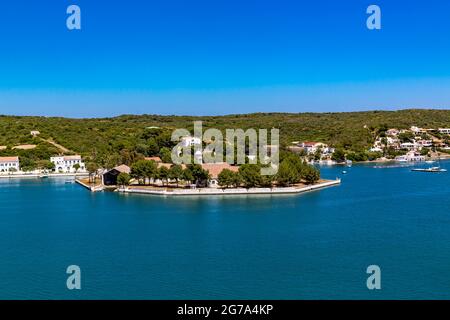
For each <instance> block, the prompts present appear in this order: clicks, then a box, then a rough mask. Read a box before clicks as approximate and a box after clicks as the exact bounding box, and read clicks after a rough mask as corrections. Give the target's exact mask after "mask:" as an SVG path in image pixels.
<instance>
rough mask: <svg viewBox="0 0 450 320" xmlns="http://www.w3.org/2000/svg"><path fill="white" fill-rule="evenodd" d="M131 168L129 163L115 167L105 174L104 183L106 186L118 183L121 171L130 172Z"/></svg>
mask: <svg viewBox="0 0 450 320" xmlns="http://www.w3.org/2000/svg"><path fill="white" fill-rule="evenodd" d="M130 172H131V169H130V167H129V166H127V165H124V164H123V165H121V166H118V167H115V168H113V169H111V170H109V171H107V172H105V173H104V174H103V184H104V185H105V186H115V185H117V177H118V176H119V174H121V173H128V174H130Z"/></svg>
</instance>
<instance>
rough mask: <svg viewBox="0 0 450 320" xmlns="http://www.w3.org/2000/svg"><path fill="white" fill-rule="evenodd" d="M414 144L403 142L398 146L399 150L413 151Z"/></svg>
mask: <svg viewBox="0 0 450 320" xmlns="http://www.w3.org/2000/svg"><path fill="white" fill-rule="evenodd" d="M416 147H417V146H416V144H415V143H412V142H404V143H402V144H401V145H400V149H405V150H415V149H416Z"/></svg>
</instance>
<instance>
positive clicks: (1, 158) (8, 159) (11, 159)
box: [0, 157, 19, 162]
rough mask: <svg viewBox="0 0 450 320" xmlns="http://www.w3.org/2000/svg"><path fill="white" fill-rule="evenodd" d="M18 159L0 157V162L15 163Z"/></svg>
mask: <svg viewBox="0 0 450 320" xmlns="http://www.w3.org/2000/svg"><path fill="white" fill-rule="evenodd" d="M17 161H19V157H0V162H17Z"/></svg>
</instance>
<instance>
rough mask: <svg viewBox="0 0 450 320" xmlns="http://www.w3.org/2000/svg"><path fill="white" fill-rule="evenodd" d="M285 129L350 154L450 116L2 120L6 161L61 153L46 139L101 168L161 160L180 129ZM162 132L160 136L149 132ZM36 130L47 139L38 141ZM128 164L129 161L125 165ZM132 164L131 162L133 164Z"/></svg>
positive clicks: (289, 137)
mask: <svg viewBox="0 0 450 320" xmlns="http://www.w3.org/2000/svg"><path fill="white" fill-rule="evenodd" d="M195 120H202V121H203V124H204V128H209V127H214V128H218V129H221V130H224V129H227V128H230V129H233V128H242V129H247V128H255V129H258V128H266V129H271V128H279V129H280V138H281V143H282V144H283V145H289V144H290V143H291V142H292V141H305V140H308V141H319V142H325V143H328V144H330V145H331V146H334V147H339V148H343V149H346V150H353V151H361V150H365V149H367V148H368V147H369V146H370V145H371V144H372V142H373V139H374V134H375V133H376V131H377V128H380V127H388V128H399V129H402V128H409V127H410V126H411V125H416V126H419V127H430V128H436V127H450V110H401V111H370V112H349V113H299V114H292V113H290V114H288V113H257V114H244V115H227V116H204V117H192V116H158V115H140V116H136V115H123V116H120V117H115V118H99V119H66V118H46V117H15V116H0V146H7V149H5V150H1V151H0V155H21V156H22V157H29V158H30V159H32V160H39V159H41V158H43V157H47V156H48V155H49V154H54V153H58V152H59V150H58V149H57V148H55V147H54V146H52V145H50V144H48V143H46V142H44V141H43V140H42V139H49V138H51V139H53V140H54V141H55V142H56V143H58V144H61V145H62V146H64V147H66V148H68V149H69V150H71V151H73V152H75V153H80V154H81V155H83V156H84V157H88V158H91V159H94V158H96V159H97V160H98V159H100V160H101V161H100V162H105V161H110V162H113V163H116V162H117V163H118V162H129V161H128V160H127V157H128V158H135V157H139V156H140V155H145V156H147V155H148V156H151V155H155V154H160V152H161V149H162V148H164V150H163V151H164V152H165V151H167V150H166V148H169V147H170V146H171V142H170V135H171V132H172V130H173V129H175V128H187V129H192V127H193V121H195ZM149 127H160V128H161V129H160V130H157V129H151V128H150V129H149ZM31 130H38V131H40V132H41V134H40V135H39V136H38V137H35V138H33V137H32V136H31V135H30V131H31ZM19 144H36V145H38V147H37V148H36V149H33V150H21V151H19V150H12V149H11V148H12V147H13V146H16V145H19ZM124 160H125V161H124ZM129 160H130V159H129Z"/></svg>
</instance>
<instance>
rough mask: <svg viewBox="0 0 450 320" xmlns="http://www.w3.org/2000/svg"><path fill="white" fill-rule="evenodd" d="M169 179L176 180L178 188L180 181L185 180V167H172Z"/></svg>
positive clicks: (176, 165) (177, 165)
mask: <svg viewBox="0 0 450 320" xmlns="http://www.w3.org/2000/svg"><path fill="white" fill-rule="evenodd" d="M169 178H170V179H172V180H175V181H176V183H177V187H178V183H179V181H180V180H182V178H183V167H182V166H180V165H179V164H175V165H173V166H171V167H170V169H169Z"/></svg>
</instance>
